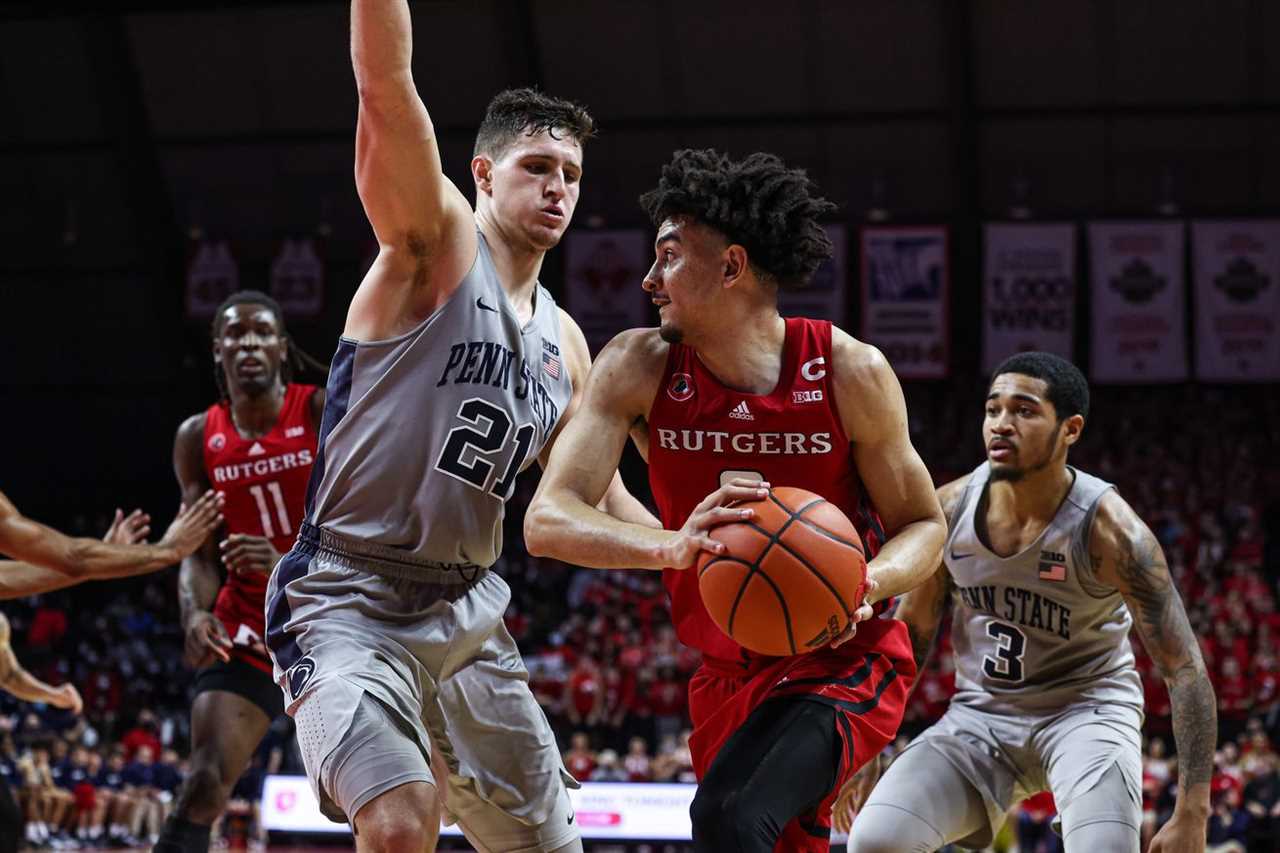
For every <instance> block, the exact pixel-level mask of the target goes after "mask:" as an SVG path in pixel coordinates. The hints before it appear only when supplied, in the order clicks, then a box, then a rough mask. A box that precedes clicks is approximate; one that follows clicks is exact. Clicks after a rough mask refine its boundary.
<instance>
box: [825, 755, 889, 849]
mask: <svg viewBox="0 0 1280 853" xmlns="http://www.w3.org/2000/svg"><path fill="white" fill-rule="evenodd" d="M878 781H880V756H879V755H876V756H875V757H874V758H872V759H871V760H870V761H868V762H867V763H866V764H864V765H862V768H861V769H860V770H858V772H857V773H855V774H853V776H851V777H850V778H849V781H848V782H845V783H844V787H842V788H841V789H840V793H839V794H837V795H836V801H835V802H834V803H832V804H831V824H832V826H834V827H835V828H836V830H837V831H839V832H843V833H845V834H846V835H847V834H848V833H849V828H850V827H852V826H853V819H854V818H855V817H857V816H858V812H859V811H861V810H862V806H863V804H864V803H866V801H867V797H870V796H871V789H872V788H874V787H875V786H876V782H878Z"/></svg>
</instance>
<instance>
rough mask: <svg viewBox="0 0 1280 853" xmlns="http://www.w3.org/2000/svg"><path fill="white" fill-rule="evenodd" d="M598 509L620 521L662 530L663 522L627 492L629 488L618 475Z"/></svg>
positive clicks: (615, 476)
mask: <svg viewBox="0 0 1280 853" xmlns="http://www.w3.org/2000/svg"><path fill="white" fill-rule="evenodd" d="M598 509H600V510H601V511H602V512H606V513H608V514H609V515H611V516H613V517H614V518H616V519H618V520H619V521H626V522H629V523H631V524H639V525H643V526H644V527H652V528H654V529H655V530H661V529H662V522H661V521H659V520H658V519H657V517H656V516H655V515H654V514H653V513H652V512H650V511H649V508H648V507H647V506H645V505H644V504H642V503H641V502H640V501H639V500H638V499H637V498H636V496H635V495H633V494H631V492H629V491H627V487H626V486H625V485H624V484H623V482H622V477H620V476H619V475H617V474H615V475H614V477H613V482H612V483H610V484H609V490H608V491H607V492H605V493H604V500H602V501H600V504H599V506H598Z"/></svg>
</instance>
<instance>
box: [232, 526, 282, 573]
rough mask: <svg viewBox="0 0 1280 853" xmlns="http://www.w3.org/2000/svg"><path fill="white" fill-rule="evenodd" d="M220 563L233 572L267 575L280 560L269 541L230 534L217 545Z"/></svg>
mask: <svg viewBox="0 0 1280 853" xmlns="http://www.w3.org/2000/svg"><path fill="white" fill-rule="evenodd" d="M218 549H219V550H220V551H222V562H223V564H224V565H226V567H227V568H228V569H230V570H231V571H233V572H243V573H248V572H261V573H262V574H267V573H269V572H270V571H271V570H272V569H273V568H275V565H276V563H277V562H279V560H280V554H279V553H277V551H276V549H275V548H274V547H272V545H271V540H270V539H265V538H263V537H261V536H248V535H246V534H244V533H232V534H231V535H230V536H228V537H227V538H226V539H223V540H222V541H221V542H220V543H218Z"/></svg>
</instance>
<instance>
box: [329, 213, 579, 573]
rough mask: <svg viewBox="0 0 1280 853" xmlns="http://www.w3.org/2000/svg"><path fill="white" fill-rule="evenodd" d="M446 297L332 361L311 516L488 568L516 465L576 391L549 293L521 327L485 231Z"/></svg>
mask: <svg viewBox="0 0 1280 853" xmlns="http://www.w3.org/2000/svg"><path fill="white" fill-rule="evenodd" d="M478 243H479V245H478V248H477V251H476V259H475V263H474V264H472V266H471V269H470V270H469V271H468V272H467V274H466V276H464V277H463V279H462V284H461V285H460V286H459V287H458V290H457V292H455V293H454V294H453V295H452V296H451V297H450V298H449V300H448V301H447V302H446V303H445V304H444V305H443V306H441V307H440V308H439V309H438V310H436V311H435V313H433V314H432V315H431V316H430V317H428V318H427V319H426V320H424V321H423V322H422V324H421V325H419V326H418V327H417V328H415V329H413V330H412V331H410V332H408V333H407V334H404V335H401V336H399V337H396V338H392V339H390V340H385V341H352V340H349V339H347V338H342V339H341V340H340V342H339V345H338V351H337V353H336V354H335V355H334V357H333V363H332V365H331V367H330V370H329V384H328V392H327V398H326V400H325V409H324V417H323V419H322V420H321V426H320V442H319V450H318V452H317V455H316V462H315V465H314V468H313V470H312V476H311V485H310V487H309V488H308V494H307V520H308V521H310V522H311V523H312V524H314V525H316V526H318V527H321V528H323V529H325V530H328V531H331V532H333V533H336V534H338V535H339V536H342V537H346V538H349V539H354V540H359V541H363V542H370V543H374V544H377V545H380V546H383V547H384V548H385V549H395V550H394V551H393V552H392V553H395V551H399V552H403V554H404V556H405V558H406V564H405V570H404V573H403V574H404V575H405V576H408V577H413V576H414V571H413V569H414V565H422V564H428V565H430V566H431V567H432V568H436V569H450V568H466V567H470V566H479V567H485V568H487V567H489V566H491V565H492V564H493V563H494V561H495V560H497V558H498V555H499V554H500V553H501V551H502V520H503V515H504V508H505V505H506V501H507V499H508V498H509V497H510V496H511V493H512V491H513V489H514V486H515V480H516V475H517V474H519V473H520V472H521V471H522V470H524V469H525V468H526V467H528V465H529V464H530V463H531V462H532V461H533V460H534V459H536V458H537V456H538V454H539V453H540V452H541V450H542V448H543V446H544V445H545V444H546V443H547V440H548V438H549V437H550V436H551V434H552V433H553V432H554V431H555V428H556V424H557V423H558V422H559V420H560V416H561V415H562V414H563V413H564V411H565V409H566V408H567V406H568V404H569V400H570V398H571V397H572V395H573V387H572V383H571V381H570V379H569V371H568V369H567V367H566V365H565V364H564V361H563V358H564V357H563V355H562V354H561V342H560V317H559V312H558V310H557V309H556V304H555V301H554V300H553V299H552V298H551V294H549V293H548V292H547V290H546V288H544V287H543V286H542V285H541V284H539V285H537V295H536V297H535V303H534V313H533V318H532V319H531V320H530V321H529V323H528V324H527V325H525V326H524V327H523V328H521V326H520V321H519V319H518V318H517V316H516V313H515V309H514V308H513V307H512V305H511V303H510V301H509V300H508V299H507V296H506V293H505V291H504V290H503V289H502V284H501V283H500V281H499V280H498V273H497V270H496V269H495V267H494V264H493V259H492V257H491V256H490V254H489V248H488V246H487V245H486V244H485V240H484V236H483V235H480V237H479V241H478Z"/></svg>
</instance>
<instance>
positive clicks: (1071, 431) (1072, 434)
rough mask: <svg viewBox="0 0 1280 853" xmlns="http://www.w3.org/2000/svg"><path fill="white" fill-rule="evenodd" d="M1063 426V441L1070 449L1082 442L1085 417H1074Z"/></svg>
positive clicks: (1068, 419)
mask: <svg viewBox="0 0 1280 853" xmlns="http://www.w3.org/2000/svg"><path fill="white" fill-rule="evenodd" d="M1062 426H1063V429H1062V440H1063V441H1065V442H1066V443H1067V446H1068V447H1070V446H1071V445H1073V444H1075V443H1076V442H1077V441H1079V440H1080V434H1081V433H1082V432H1084V415H1072V416H1071V417H1069V418H1067V419H1066V420H1065V421H1064V422H1063V425H1062Z"/></svg>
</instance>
